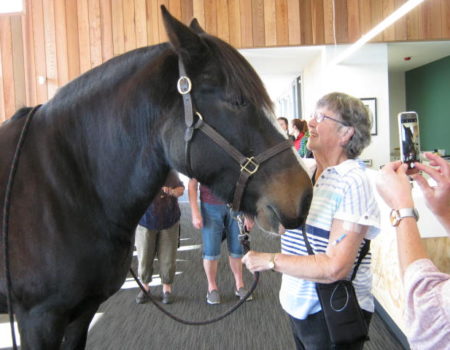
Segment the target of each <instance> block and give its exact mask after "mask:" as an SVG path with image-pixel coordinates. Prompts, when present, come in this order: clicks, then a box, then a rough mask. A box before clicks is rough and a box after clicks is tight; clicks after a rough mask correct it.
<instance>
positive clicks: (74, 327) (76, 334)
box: [62, 302, 100, 350]
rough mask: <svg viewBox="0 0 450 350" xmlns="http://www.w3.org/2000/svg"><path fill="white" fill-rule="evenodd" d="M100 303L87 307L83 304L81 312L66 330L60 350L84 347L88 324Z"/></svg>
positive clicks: (74, 349)
mask: <svg viewBox="0 0 450 350" xmlns="http://www.w3.org/2000/svg"><path fill="white" fill-rule="evenodd" d="M99 306H100V302H92V303H89V305H86V304H83V306H82V307H81V308H82V311H81V313H80V315H78V316H77V317H76V318H75V319H74V320H73V321H72V322H71V323H69V325H68V326H67V328H66V331H65V332H64V341H63V346H62V349H64V350H78V349H80V350H81V349H84V348H85V346H86V339H87V333H88V329H89V324H90V323H91V321H92V318H93V317H94V315H95V312H96V311H97V309H98V307H99Z"/></svg>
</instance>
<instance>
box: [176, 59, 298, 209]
mask: <svg viewBox="0 0 450 350" xmlns="http://www.w3.org/2000/svg"><path fill="white" fill-rule="evenodd" d="M178 68H179V73H180V78H179V79H178V82H177V89H178V92H179V93H180V94H181V96H182V97H183V105H184V120H185V123H186V131H185V134H184V141H185V142H186V143H185V158H186V171H187V173H188V176H189V177H192V176H191V175H192V168H191V157H190V144H191V140H192V138H193V136H194V131H195V130H196V129H199V130H201V131H202V132H203V133H204V134H205V135H206V136H208V137H209V138H210V139H211V140H213V141H214V142H215V143H216V144H218V145H219V146H220V147H221V148H222V149H223V150H224V151H225V152H227V153H228V154H229V155H230V156H231V157H232V158H234V159H235V160H236V161H237V163H238V164H239V166H240V175H239V179H238V181H237V183H236V189H235V191H234V196H233V203H232V208H233V210H235V211H239V209H240V206H241V201H242V196H243V194H244V190H245V186H246V185H247V181H248V180H249V178H250V177H251V176H252V175H253V174H255V173H256V172H257V171H258V169H259V167H260V165H261V163H263V162H265V161H266V160H268V159H270V158H272V157H273V156H274V155H276V154H278V153H280V152H283V151H284V150H286V149H288V148H290V147H292V143H291V141H289V140H284V141H282V142H280V143H279V144H277V145H275V146H273V147H271V148H269V149H267V150H265V151H264V152H262V153H260V154H258V155H257V156H254V157H246V156H244V155H243V154H242V153H241V152H239V151H238V150H237V149H236V148H235V147H234V146H233V145H231V144H230V143H229V142H228V141H227V140H226V139H225V138H224V137H223V136H222V135H220V134H219V133H218V132H217V131H216V130H214V129H213V128H212V127H211V126H210V125H208V124H207V123H206V122H205V121H204V120H203V117H202V115H201V114H200V113H199V112H198V111H195V113H194V108H193V104H192V97H191V93H190V92H191V90H192V83H191V80H190V79H189V77H188V76H187V74H186V69H185V67H184V64H183V61H182V60H181V57H179V58H178ZM194 114H195V115H196V116H197V117H198V120H197V121H196V122H195V123H194Z"/></svg>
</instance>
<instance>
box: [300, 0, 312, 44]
mask: <svg viewBox="0 0 450 350" xmlns="http://www.w3.org/2000/svg"><path fill="white" fill-rule="evenodd" d="M311 1H313V0H300V1H299V4H300V36H301V45H312V44H313V39H312V38H313V34H312V21H311Z"/></svg>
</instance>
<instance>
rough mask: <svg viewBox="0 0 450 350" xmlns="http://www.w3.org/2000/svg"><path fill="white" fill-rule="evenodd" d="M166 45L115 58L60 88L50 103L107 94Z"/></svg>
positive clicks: (71, 102)
mask: <svg viewBox="0 0 450 350" xmlns="http://www.w3.org/2000/svg"><path fill="white" fill-rule="evenodd" d="M167 48H168V45H167V43H163V44H159V45H154V46H148V47H143V48H139V49H136V50H133V51H129V52H126V53H124V54H122V55H119V56H116V57H113V58H111V59H110V60H108V61H106V62H104V63H103V64H101V65H100V66H97V67H95V68H93V69H91V70H89V71H87V72H85V73H83V74H82V75H80V76H79V77H77V78H75V79H74V80H72V81H71V82H69V83H68V84H66V85H65V86H63V87H61V88H60V89H59V90H58V92H57V93H56V94H55V96H54V97H53V98H52V100H51V103H52V105H53V107H56V106H61V104H62V105H65V104H66V103H69V104H73V102H74V98H75V99H81V101H80V102H84V101H85V98H86V99H90V98H92V96H93V95H95V94H97V93H104V92H105V91H107V90H109V89H111V90H114V89H116V88H117V86H118V85H119V84H120V83H121V82H122V81H123V80H125V79H129V77H130V76H132V75H134V74H136V73H138V72H139V71H140V70H141V69H143V68H144V67H146V66H147V65H148V63H149V62H150V61H151V60H152V59H154V58H156V57H157V56H158V55H159V54H160V52H161V51H163V50H167ZM66 98H68V99H70V100H67V99H66ZM49 102H50V101H49Z"/></svg>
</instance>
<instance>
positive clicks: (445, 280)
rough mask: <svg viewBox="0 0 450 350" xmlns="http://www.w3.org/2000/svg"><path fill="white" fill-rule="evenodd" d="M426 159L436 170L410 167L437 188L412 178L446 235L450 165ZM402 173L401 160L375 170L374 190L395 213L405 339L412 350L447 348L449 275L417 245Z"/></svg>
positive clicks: (417, 176)
mask: <svg viewBox="0 0 450 350" xmlns="http://www.w3.org/2000/svg"><path fill="white" fill-rule="evenodd" d="M425 156H426V157H427V158H428V159H429V160H430V165H431V166H434V167H436V168H433V167H431V166H427V165H425V164H421V163H415V167H416V168H417V169H418V170H419V171H423V172H424V173H426V174H428V175H429V176H430V177H431V178H432V179H434V180H435V181H436V186H434V187H431V186H430V185H429V184H428V182H427V180H426V179H425V178H424V177H423V176H422V175H420V174H414V175H411V176H412V178H413V179H414V180H415V181H416V182H417V183H418V184H419V186H420V188H421V189H422V192H423V194H424V198H425V201H426V204H427V206H428V208H429V209H430V210H431V211H432V212H433V214H434V215H435V216H436V218H437V219H438V220H439V222H440V223H441V224H442V226H443V227H444V228H445V229H446V231H447V235H449V236H450V164H449V163H448V162H447V161H445V160H444V159H442V158H441V157H439V156H438V155H436V154H432V153H425ZM406 170H407V165H406V164H402V163H401V162H400V161H397V162H392V163H389V164H386V165H385V166H384V167H383V168H382V170H381V171H380V176H379V177H378V181H377V189H378V192H379V193H380V195H381V197H382V198H383V200H384V201H385V202H386V204H387V205H388V206H390V207H391V208H392V209H395V210H400V212H399V214H400V215H399V217H398V219H397V220H396V222H394V224H395V225H396V231H397V248H398V258H399V263H400V273H401V276H402V279H403V285H404V293H405V302H406V305H405V310H404V319H405V329H406V330H407V338H408V341H409V343H410V345H411V349H420V350H426V349H430V350H432V349H448V347H449V346H450V275H448V274H445V273H442V272H440V271H439V270H438V269H437V267H436V266H435V265H434V264H433V262H432V261H431V260H430V258H429V256H428V254H427V251H426V248H425V246H424V245H423V243H422V240H421V238H420V233H419V229H418V227H417V217H416V216H415V213H414V210H412V209H413V208H414V201H413V198H412V194H411V184H410V180H409V178H408V175H407V174H406ZM402 209H403V210H402ZM404 209H406V210H404ZM402 212H403V214H402ZM405 212H406V214H405ZM408 212H409V213H408ZM391 215H392V214H391ZM403 215H404V216H403Z"/></svg>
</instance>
